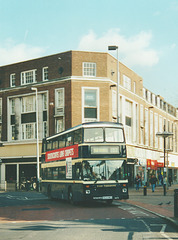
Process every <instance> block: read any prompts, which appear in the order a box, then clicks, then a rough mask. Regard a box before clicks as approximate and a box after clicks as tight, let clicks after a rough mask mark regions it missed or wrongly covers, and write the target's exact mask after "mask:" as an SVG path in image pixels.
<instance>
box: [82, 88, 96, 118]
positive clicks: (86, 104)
mask: <svg viewBox="0 0 178 240" xmlns="http://www.w3.org/2000/svg"><path fill="white" fill-rule="evenodd" d="M82 100H83V121H84V122H89V121H98V120H99V116H98V115H99V89H98V88H83V96H82Z"/></svg>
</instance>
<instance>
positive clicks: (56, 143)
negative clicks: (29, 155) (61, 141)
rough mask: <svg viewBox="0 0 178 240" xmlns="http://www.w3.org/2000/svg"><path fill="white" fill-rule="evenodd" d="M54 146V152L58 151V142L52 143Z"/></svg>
mask: <svg viewBox="0 0 178 240" xmlns="http://www.w3.org/2000/svg"><path fill="white" fill-rule="evenodd" d="M52 145H53V147H52V148H53V150H54V149H58V140H54V141H53V143H52Z"/></svg>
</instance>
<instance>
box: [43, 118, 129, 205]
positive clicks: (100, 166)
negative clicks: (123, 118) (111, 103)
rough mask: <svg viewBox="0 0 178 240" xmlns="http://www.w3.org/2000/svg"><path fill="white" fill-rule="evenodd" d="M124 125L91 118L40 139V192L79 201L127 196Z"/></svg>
mask: <svg viewBox="0 0 178 240" xmlns="http://www.w3.org/2000/svg"><path fill="white" fill-rule="evenodd" d="M126 164H127V154H126V142H125V136H124V129H123V125H122V124H119V123H113V122H90V123H83V124H81V125H78V126H75V127H73V128H71V129H68V130H66V131H63V132H60V133H58V134H56V135H54V136H50V137H47V138H45V139H43V146H42V164H41V168H42V192H44V193H45V194H47V195H48V196H49V197H50V198H58V199H66V200H69V201H70V202H71V203H74V202H79V201H92V200H104V201H107V202H108V203H112V201H113V200H114V199H128V179H127V172H126V171H127V168H126Z"/></svg>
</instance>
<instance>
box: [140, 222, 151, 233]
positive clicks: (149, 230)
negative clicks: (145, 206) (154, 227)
mask: <svg viewBox="0 0 178 240" xmlns="http://www.w3.org/2000/svg"><path fill="white" fill-rule="evenodd" d="M139 221H140V222H143V224H144V225H145V227H146V228H147V230H148V232H151V229H150V227H149V226H148V224H146V222H145V221H144V220H139Z"/></svg>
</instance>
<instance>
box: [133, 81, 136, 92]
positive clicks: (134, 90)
mask: <svg viewBox="0 0 178 240" xmlns="http://www.w3.org/2000/svg"><path fill="white" fill-rule="evenodd" d="M133 92H134V93H136V82H135V81H134V85H133Z"/></svg>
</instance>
